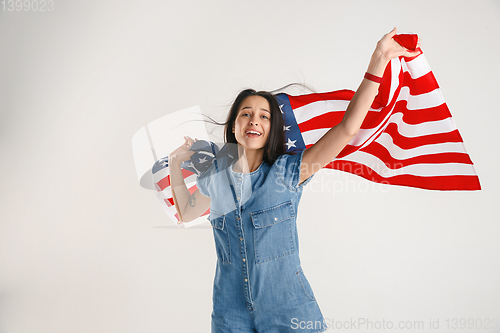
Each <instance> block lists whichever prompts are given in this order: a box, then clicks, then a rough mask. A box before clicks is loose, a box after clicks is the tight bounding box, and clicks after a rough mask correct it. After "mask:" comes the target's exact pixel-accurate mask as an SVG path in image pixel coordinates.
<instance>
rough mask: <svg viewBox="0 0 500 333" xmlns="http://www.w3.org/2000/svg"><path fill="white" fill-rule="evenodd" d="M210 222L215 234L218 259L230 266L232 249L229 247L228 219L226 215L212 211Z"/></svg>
mask: <svg viewBox="0 0 500 333" xmlns="http://www.w3.org/2000/svg"><path fill="white" fill-rule="evenodd" d="M209 220H210V224H211V225H212V229H213V232H214V240H215V250H216V252H217V259H218V260H220V261H222V262H225V263H228V264H230V263H231V247H230V245H229V232H228V230H227V224H226V217H225V215H224V214H220V213H217V212H215V211H213V210H210V216H209Z"/></svg>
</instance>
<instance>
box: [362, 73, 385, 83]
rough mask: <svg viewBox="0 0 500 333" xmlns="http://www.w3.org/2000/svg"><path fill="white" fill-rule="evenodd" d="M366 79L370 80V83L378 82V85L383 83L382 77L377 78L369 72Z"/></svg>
mask: <svg viewBox="0 0 500 333" xmlns="http://www.w3.org/2000/svg"><path fill="white" fill-rule="evenodd" d="M365 79H368V80H370V81H373V82H377V83H382V78H381V77H380V76H376V75H373V74H370V73H368V72H366V73H365Z"/></svg>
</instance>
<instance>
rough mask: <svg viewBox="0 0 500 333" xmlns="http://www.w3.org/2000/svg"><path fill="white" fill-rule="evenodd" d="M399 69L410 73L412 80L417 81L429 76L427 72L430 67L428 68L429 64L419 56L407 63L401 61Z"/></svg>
mask: <svg viewBox="0 0 500 333" xmlns="http://www.w3.org/2000/svg"><path fill="white" fill-rule="evenodd" d="M396 61H397V59H396ZM398 62H399V61H398ZM401 67H402V69H403V71H404V72H409V73H410V76H411V78H412V79H418V78H420V77H422V76H424V75H427V74H429V72H430V71H431V67H430V66H429V63H428V62H427V60H426V59H425V57H424V56H423V55H420V56H418V57H416V58H415V59H413V60H411V61H408V62H406V61H405V60H404V59H403V60H402V61H401Z"/></svg>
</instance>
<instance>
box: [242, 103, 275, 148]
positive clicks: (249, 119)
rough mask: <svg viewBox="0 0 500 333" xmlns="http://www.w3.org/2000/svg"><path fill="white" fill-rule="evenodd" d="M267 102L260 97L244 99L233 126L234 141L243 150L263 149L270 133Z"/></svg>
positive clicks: (269, 114) (269, 113) (269, 115)
mask: <svg viewBox="0 0 500 333" xmlns="http://www.w3.org/2000/svg"><path fill="white" fill-rule="evenodd" d="M270 110H271V109H270V107H269V102H268V101H267V100H266V99H265V98H264V97H261V96H258V95H255V96H249V97H247V98H245V99H244V100H243V101H242V102H241V104H240V106H239V109H238V114H237V116H236V120H235V122H234V125H233V133H234V136H235V137H236V141H238V143H239V144H240V145H242V146H243V148H245V149H257V150H258V149H263V148H264V147H265V146H266V144H267V139H268V137H269V132H270V131H271V112H270Z"/></svg>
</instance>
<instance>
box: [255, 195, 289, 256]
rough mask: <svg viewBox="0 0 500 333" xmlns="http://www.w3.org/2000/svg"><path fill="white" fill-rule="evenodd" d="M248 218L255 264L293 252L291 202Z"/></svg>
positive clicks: (258, 212) (256, 212) (257, 212)
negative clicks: (251, 224) (250, 225)
mask: <svg viewBox="0 0 500 333" xmlns="http://www.w3.org/2000/svg"><path fill="white" fill-rule="evenodd" d="M250 216H251V218H252V223H253V227H254V228H253V240H254V249H255V263H256V264H261V263H263V262H266V261H269V260H273V259H276V258H280V257H283V256H286V255H289V254H292V253H293V252H295V248H296V246H295V241H294V230H295V224H294V222H295V210H294V208H293V204H292V202H291V201H287V202H284V203H281V204H279V205H276V206H273V207H270V208H266V209H263V210H258V211H254V212H252V213H250Z"/></svg>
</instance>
